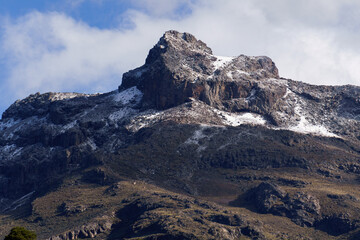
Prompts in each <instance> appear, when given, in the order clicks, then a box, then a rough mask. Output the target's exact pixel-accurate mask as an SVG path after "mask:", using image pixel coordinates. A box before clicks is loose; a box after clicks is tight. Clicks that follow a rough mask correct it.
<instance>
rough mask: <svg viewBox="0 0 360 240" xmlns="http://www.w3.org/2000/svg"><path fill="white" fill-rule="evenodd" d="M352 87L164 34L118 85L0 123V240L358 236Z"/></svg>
mask: <svg viewBox="0 0 360 240" xmlns="http://www.w3.org/2000/svg"><path fill="white" fill-rule="evenodd" d="M359 120H360V88H359V87H355V86H336V87H335V86H313V85H309V84H305V83H302V82H297V81H293V80H290V79H284V78H281V77H279V73H278V69H277V68H276V66H275V64H274V62H273V61H272V60H271V59H270V58H268V57H248V56H244V55H240V56H238V57H219V56H215V55H213V54H212V51H211V49H210V48H209V47H207V46H206V44H205V43H203V42H201V41H199V40H197V39H196V38H195V37H194V36H192V35H191V34H188V33H178V32H176V31H169V32H166V33H165V34H164V36H163V37H162V38H161V39H160V40H159V42H158V43H157V44H156V45H155V46H154V47H153V48H152V49H151V50H150V52H149V55H148V57H147V58H146V62H145V64H144V65H143V66H141V67H139V68H137V69H134V70H131V71H129V72H127V73H125V74H124V75H123V80H122V84H121V86H119V88H118V90H116V91H113V92H110V93H106V94H96V95H85V94H77V93H45V94H38V93H37V94H34V95H30V96H29V97H27V98H25V99H23V100H19V101H17V102H15V103H14V104H13V105H11V106H10V107H9V108H8V109H7V110H6V111H5V112H4V114H3V116H2V119H1V121H0V212H1V214H0V225H1V226H0V237H3V236H5V235H6V234H8V232H9V231H10V229H11V228H12V227H14V226H17V225H21V226H25V227H27V228H29V229H31V230H34V231H36V233H37V234H38V236H39V237H40V239H49V238H51V239H75V238H93V239H359V238H360V189H359V181H360V180H359V179H360V161H359V160H360V124H359Z"/></svg>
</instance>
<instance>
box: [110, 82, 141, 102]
mask: <svg viewBox="0 0 360 240" xmlns="http://www.w3.org/2000/svg"><path fill="white" fill-rule="evenodd" d="M142 97H143V93H142V92H141V91H140V90H139V89H138V88H137V87H136V86H134V87H131V88H128V89H125V90H124V91H121V92H118V93H116V94H115V95H114V96H113V99H114V101H115V102H120V103H122V104H124V105H126V104H129V103H134V104H137V103H139V102H140V101H141V99H142Z"/></svg>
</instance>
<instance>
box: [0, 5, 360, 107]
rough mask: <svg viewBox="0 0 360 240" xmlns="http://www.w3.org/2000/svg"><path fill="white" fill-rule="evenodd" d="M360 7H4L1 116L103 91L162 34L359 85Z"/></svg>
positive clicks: (298, 73) (316, 78)
mask: <svg viewBox="0 0 360 240" xmlns="http://www.w3.org/2000/svg"><path fill="white" fill-rule="evenodd" d="M359 16H360V2H358V1H357V0H343V1H338V0H318V1H311V0H302V1H296V0H273V1H268V0H224V1H218V0H172V1H169V0H52V1H49V0H47V1H45V0H21V1H20V0H0V113H1V112H3V111H4V110H5V109H6V108H7V107H8V106H9V105H10V104H11V103H13V102H14V101H15V100H16V99H21V98H24V97H26V96H28V95H29V94H31V93H35V92H41V93H44V92H48V91H68V92H73V91H76V92H85V93H94V92H107V91H111V90H113V89H116V88H117V86H118V85H119V84H120V83H121V76H122V74H123V73H124V72H126V71H128V70H130V69H132V68H135V67H137V66H140V65H141V64H143V63H144V60H145V58H146V55H147V53H148V51H149V49H150V48H151V47H152V46H153V45H154V44H155V43H156V42H157V40H158V39H159V38H160V37H161V35H162V34H163V33H164V31H166V30H169V29H175V30H178V31H186V32H190V33H192V34H194V35H195V36H196V37H197V38H198V39H201V40H203V41H204V42H206V43H207V44H208V45H209V46H210V47H211V48H212V49H213V51H214V53H215V54H216V55H223V56H234V55H240V54H246V55H267V56H269V57H271V58H272V59H273V60H274V61H275V63H276V64H277V66H278V68H279V71H280V75H281V76H283V77H288V78H292V79H294V80H301V81H304V82H308V83H313V84H331V85H340V84H354V85H360V68H359V67H358V66H359V65H360V39H359V38H360V34H359V30H360V29H359V28H360V17H359Z"/></svg>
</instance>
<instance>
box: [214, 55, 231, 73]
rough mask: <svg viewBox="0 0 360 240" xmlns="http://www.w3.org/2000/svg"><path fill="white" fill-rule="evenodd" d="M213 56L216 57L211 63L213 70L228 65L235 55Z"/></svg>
mask: <svg viewBox="0 0 360 240" xmlns="http://www.w3.org/2000/svg"><path fill="white" fill-rule="evenodd" d="M214 57H216V61H215V62H214V63H213V66H214V68H215V69H214V71H216V70H218V69H220V68H223V67H225V66H227V65H229V64H230V63H231V62H232V61H233V60H234V59H235V57H222V56H214Z"/></svg>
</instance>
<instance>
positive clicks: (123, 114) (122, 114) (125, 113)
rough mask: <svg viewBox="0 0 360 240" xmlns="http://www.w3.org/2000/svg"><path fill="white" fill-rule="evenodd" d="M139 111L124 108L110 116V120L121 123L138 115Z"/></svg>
mask: <svg viewBox="0 0 360 240" xmlns="http://www.w3.org/2000/svg"><path fill="white" fill-rule="evenodd" d="M137 112H138V111H137V110H135V109H132V108H128V107H125V108H122V109H120V110H118V111H116V112H113V113H111V114H110V115H109V119H110V120H111V121H113V122H116V121H120V120H122V119H124V118H126V117H129V116H132V115H134V114H136V113H137Z"/></svg>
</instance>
